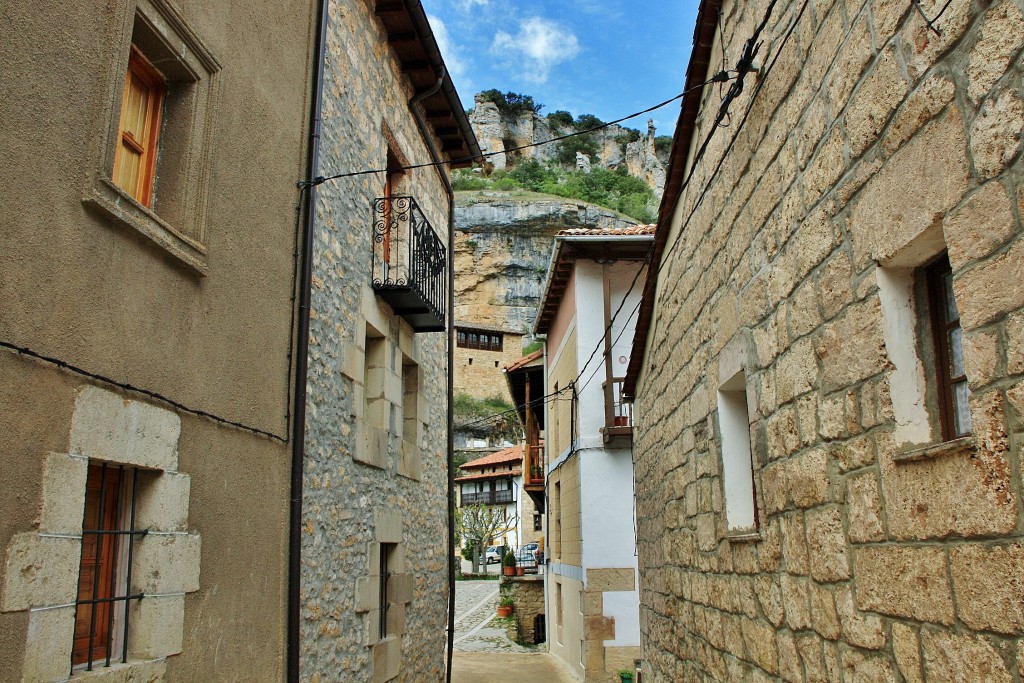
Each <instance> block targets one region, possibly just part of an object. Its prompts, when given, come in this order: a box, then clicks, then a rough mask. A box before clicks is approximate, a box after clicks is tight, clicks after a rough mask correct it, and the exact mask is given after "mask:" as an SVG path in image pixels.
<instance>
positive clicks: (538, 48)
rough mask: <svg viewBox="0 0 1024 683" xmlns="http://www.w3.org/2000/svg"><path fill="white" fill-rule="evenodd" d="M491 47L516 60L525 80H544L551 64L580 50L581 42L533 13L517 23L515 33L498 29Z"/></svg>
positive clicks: (571, 34)
mask: <svg viewBox="0 0 1024 683" xmlns="http://www.w3.org/2000/svg"><path fill="white" fill-rule="evenodd" d="M491 49H492V50H493V51H495V52H500V53H504V54H505V55H506V56H508V57H510V58H513V61H519V63H520V64H521V65H522V69H523V71H522V72H521V74H520V75H521V76H522V77H523V78H524V79H525V80H527V81H529V82H532V83H543V82H545V81H546V80H547V79H548V74H549V73H550V71H551V69H552V67H554V66H555V65H557V64H559V63H561V62H564V61H566V60H568V59H572V58H573V57H575V56H576V55H578V54H579V52H580V43H579V41H578V40H577V39H576V36H575V35H574V34H573V33H572V32H571V31H569V30H566V29H563V28H562V27H561V26H559V25H558V24H557V23H555V22H553V21H548V20H545V19H541V18H540V17H532V18H530V19H527V20H525V21H523V22H522V23H521V24H520V25H519V33H517V34H516V35H514V36H513V35H511V34H509V33H508V32H506V31H498V32H497V33H496V34H495V35H494V42H493V43H492V45H491ZM516 57H519V58H520V59H519V60H517V59H515V58H516ZM520 60H521V61H520Z"/></svg>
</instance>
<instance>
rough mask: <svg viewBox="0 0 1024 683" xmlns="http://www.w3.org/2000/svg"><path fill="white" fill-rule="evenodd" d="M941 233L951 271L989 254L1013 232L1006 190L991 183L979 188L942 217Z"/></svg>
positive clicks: (1013, 225) (1013, 227) (997, 183)
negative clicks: (943, 236)
mask: <svg viewBox="0 0 1024 683" xmlns="http://www.w3.org/2000/svg"><path fill="white" fill-rule="evenodd" d="M942 232H943V234H944V235H945V238H946V245H947V246H948V248H949V262H950V265H952V266H953V270H954V271H959V270H960V269H961V268H963V267H964V266H965V265H967V264H968V263H970V262H971V261H974V260H976V259H981V258H985V257H986V256H988V255H989V254H991V253H992V252H993V251H995V250H996V249H997V248H998V247H999V246H1000V245H1001V244H1003V243H1005V242H1006V241H1007V240H1008V239H1009V238H1010V237H1011V236H1012V235H1013V234H1014V233H1015V232H1016V223H1015V221H1014V218H1013V210H1012V208H1011V202H1010V196H1009V195H1008V194H1007V192H1006V188H1004V187H1003V186H1002V184H1000V183H999V182H994V181H990V182H987V183H985V184H984V185H982V186H981V187H980V188H979V189H978V190H977V191H976V192H974V193H973V194H971V195H970V197H968V199H967V200H966V201H965V202H964V203H963V204H961V205H960V206H959V207H957V208H956V209H955V210H954V211H952V212H951V213H949V214H948V215H947V216H946V217H945V220H944V221H943V226H942Z"/></svg>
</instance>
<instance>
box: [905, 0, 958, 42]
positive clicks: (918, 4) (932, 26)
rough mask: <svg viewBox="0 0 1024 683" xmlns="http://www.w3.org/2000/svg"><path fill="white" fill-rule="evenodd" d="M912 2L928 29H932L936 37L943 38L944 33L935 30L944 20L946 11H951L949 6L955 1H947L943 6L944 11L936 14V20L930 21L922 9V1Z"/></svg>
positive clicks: (912, 0) (915, 0)
mask: <svg viewBox="0 0 1024 683" xmlns="http://www.w3.org/2000/svg"><path fill="white" fill-rule="evenodd" d="M910 2H911V4H912V5H913V6H914V9H916V10H917V13H918V14H920V15H921V18H922V19H924V23H925V24H927V25H928V28H929V29H931V30H932V31H933V32H934V33H935V35H937V36H941V35H942V31H940V30H939V29H937V28H935V23H936V22H937V21H938V20H939V19H941V18H942V15H943V14H945V13H946V10H947V9H949V6H950V4H952V2H953V0H946V4H945V5H943V6H942V9H941V10H939V13H938V14H936V15H935V18H933V19H929V18H928V15H927V14H925V13H924V8H923V7H921V0H910Z"/></svg>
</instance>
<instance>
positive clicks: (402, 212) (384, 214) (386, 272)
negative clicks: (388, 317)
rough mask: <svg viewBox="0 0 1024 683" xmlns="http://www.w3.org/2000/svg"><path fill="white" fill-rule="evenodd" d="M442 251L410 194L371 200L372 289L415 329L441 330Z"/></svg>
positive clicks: (444, 278) (445, 292)
mask: <svg viewBox="0 0 1024 683" xmlns="http://www.w3.org/2000/svg"><path fill="white" fill-rule="evenodd" d="M448 267H449V266H448V250H447V249H446V248H445V245H444V243H443V242H442V241H441V239H440V238H439V237H438V236H437V233H436V232H435V231H434V228H433V226H431V225H430V222H429V221H427V219H426V217H425V216H424V215H423V211H422V210H421V209H420V207H419V205H418V204H417V203H416V200H415V199H413V198H412V197H380V198H378V199H375V200H374V202H373V288H374V290H375V291H376V292H377V295H378V296H380V297H381V298H382V299H384V300H385V301H387V302H388V303H389V304H390V305H391V308H392V309H394V311H395V313H396V314H397V315H399V316H401V317H402V318H404V319H405V320H406V321H407V322H408V323H409V324H410V325H411V326H412V328H413V330H415V331H416V332H441V331H443V330H444V329H445V310H446V309H447V302H448Z"/></svg>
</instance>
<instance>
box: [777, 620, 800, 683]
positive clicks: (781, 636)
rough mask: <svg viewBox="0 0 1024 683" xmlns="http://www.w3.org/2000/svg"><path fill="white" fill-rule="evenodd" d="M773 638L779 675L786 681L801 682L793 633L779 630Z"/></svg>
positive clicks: (798, 657) (790, 682)
mask: <svg viewBox="0 0 1024 683" xmlns="http://www.w3.org/2000/svg"><path fill="white" fill-rule="evenodd" d="M775 640H776V643H777V645H778V648H779V676H780V677H781V678H782V680H784V681H786V683H803V680H804V676H803V670H802V669H801V668H800V655H799V654H798V653H797V649H796V639H795V638H794V637H793V634H792V633H790V632H789V631H779V632H778V633H777V634H776V636H775Z"/></svg>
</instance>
